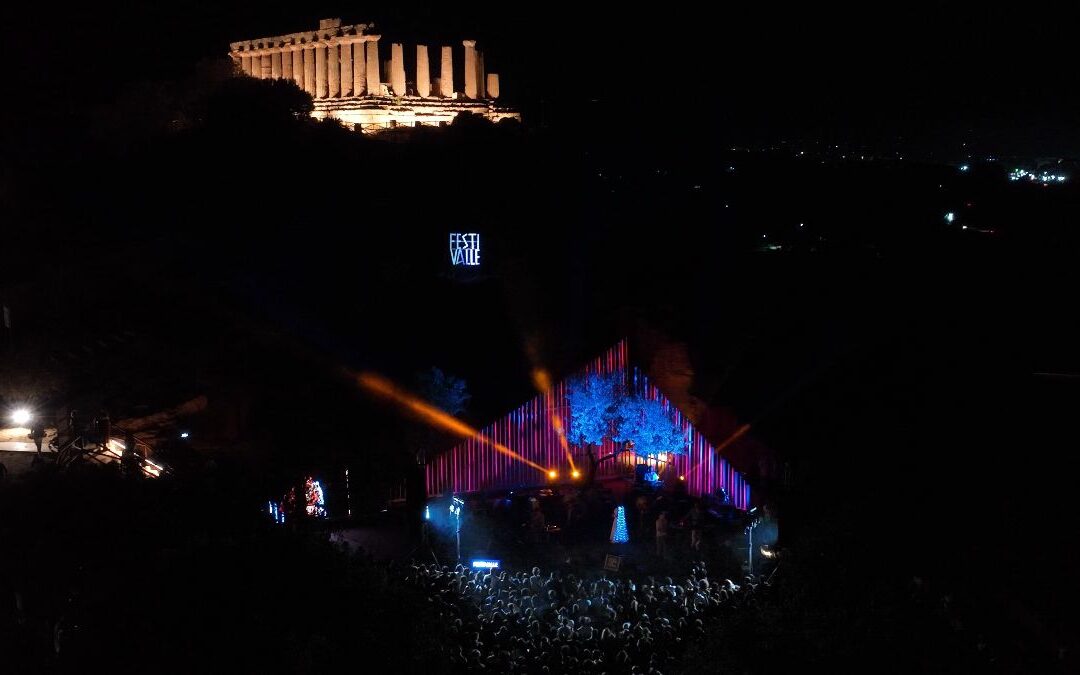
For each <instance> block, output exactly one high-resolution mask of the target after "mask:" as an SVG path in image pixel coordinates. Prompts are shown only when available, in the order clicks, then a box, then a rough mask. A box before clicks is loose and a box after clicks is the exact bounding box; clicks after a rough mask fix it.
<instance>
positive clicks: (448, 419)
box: [354, 373, 548, 473]
mask: <svg viewBox="0 0 1080 675" xmlns="http://www.w3.org/2000/svg"><path fill="white" fill-rule="evenodd" d="M354 377H355V378H356V382H357V383H358V384H359V385H360V386H361V387H363V388H364V389H366V390H367V391H369V392H371V393H373V394H376V395H378V396H381V397H383V398H386V399H388V400H390V401H393V402H394V403H397V404H398V405H400V406H402V407H404V408H405V409H407V410H409V411H410V412H411V413H413V415H414V416H416V417H417V418H419V419H420V420H421V421H423V422H425V423H427V424H429V425H431V426H433V427H436V428H438V429H442V430H444V431H448V432H450V433H452V434H457V435H458V436H461V437H464V438H475V439H477V440H479V441H480V442H482V443H485V444H487V445H490V446H491V447H492V448H494V449H495V450H496V451H498V452H501V453H503V454H504V455H507V456H508V457H512V458H514V459H516V460H518V461H519V462H523V463H525V464H528V465H529V466H531V467H533V468H534V469H537V470H538V471H542V472H544V473H547V471H548V470H547V468H546V467H543V466H540V465H539V464H537V463H536V462H533V461H531V460H529V459H528V458H526V457H522V456H521V455H519V454H518V453H516V452H514V451H513V450H511V449H510V448H508V447H506V446H505V445H503V444H502V443H496V442H494V441H493V440H491V439H490V438H488V437H486V436H484V435H483V434H481V433H480V432H479V431H477V430H476V429H473V428H472V427H470V426H469V425H468V424H465V423H464V422H462V421H461V420H459V419H457V418H456V417H454V416H453V415H450V414H448V413H446V412H443V411H442V410H439V409H438V408H436V407H435V406H433V405H431V404H430V403H428V402H426V401H424V400H423V399H420V398H418V397H416V396H413V395H412V394H410V393H408V392H407V391H405V390H403V389H401V388H400V387H398V386H397V385H395V384H394V383H393V382H391V381H390V380H388V379H386V378H385V377H382V376H381V375H376V374H374V373H360V374H359V375H355V376H354Z"/></svg>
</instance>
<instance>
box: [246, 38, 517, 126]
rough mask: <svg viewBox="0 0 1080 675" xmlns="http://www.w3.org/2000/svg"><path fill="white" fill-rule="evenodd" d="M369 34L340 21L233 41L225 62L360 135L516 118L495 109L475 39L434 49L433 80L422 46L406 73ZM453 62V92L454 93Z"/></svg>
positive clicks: (400, 48)
mask: <svg viewBox="0 0 1080 675" xmlns="http://www.w3.org/2000/svg"><path fill="white" fill-rule="evenodd" d="M373 31H374V24H371V23H361V24H355V25H350V26H343V25H341V19H323V20H321V21H320V22H319V29H318V30H314V31H306V32H302V33H290V34H288V35H280V36H277V37H265V38H257V39H254V40H243V41H240V42H233V43H231V44H230V45H229V47H230V51H229V56H231V57H232V59H233V61H234V63H235V64H236V67H237V69H238V70H239V71H240V72H242V73H243V74H244V75H247V76H250V77H257V78H260V79H287V80H292V81H293V82H295V83H296V84H297V86H299V87H300V88H301V89H303V90H304V91H306V92H307V93H309V94H311V96H312V98H313V99H314V100H315V109H314V111H313V113H312V115H313V116H314V117H316V118H319V119H325V118H334V119H338V120H341V121H342V122H343V123H345V124H350V125H354V127H355V128H357V129H359V130H361V131H364V132H366V133H371V132H377V131H381V130H383V129H390V128H394V127H402V126H405V127H415V126H418V125H430V126H443V125H446V124H449V123H450V122H452V121H453V120H454V118H455V117H457V116H458V115H459V114H461V113H463V112H468V113H473V114H476V115H480V116H482V117H485V118H487V119H488V120H491V121H492V122H498V121H500V120H503V119H515V120H520V119H521V114H520V113H518V112H517V111H515V110H513V109H511V108H506V107H501V106H499V105H498V104H497V100H498V98H499V75H498V73H488V72H486V71H485V70H484V54H483V52H481V51H480V50H478V49H477V48H476V41H475V40H463V41H462V43H461V47H452V46H449V45H441V46H440V47H439V49H438V51H437V52H436V54H437V58H438V62H437V63H436V67H437V69H438V70H436V71H435V72H434V73H433V72H432V69H431V54H430V53H429V51H428V46H427V45H416V46H415V50H416V51H415V57H416V58H415V67H414V68H413V69H412V72H411V73H410V72H407V71H406V63H405V45H404V44H402V43H400V42H394V43H392V44H391V45H390V50H389V51H390V54H389V58H388V59H385V60H384V59H383V58H382V55H383V54H385V51H383V52H380V48H379V40H380V38H381V37H382V36H380V35H377V34H375V33H374V32H373ZM455 51H457V54H455ZM455 60H457V62H458V63H459V64H460V66H459V68H460V70H459V71H458V77H459V78H460V79H459V80H458V81H459V82H460V83H461V84H462V85H463V87H462V88H461V89H456V88H455V86H454V85H455V78H454V63H455ZM433 74H434V77H432V75H433ZM410 75H411V77H410Z"/></svg>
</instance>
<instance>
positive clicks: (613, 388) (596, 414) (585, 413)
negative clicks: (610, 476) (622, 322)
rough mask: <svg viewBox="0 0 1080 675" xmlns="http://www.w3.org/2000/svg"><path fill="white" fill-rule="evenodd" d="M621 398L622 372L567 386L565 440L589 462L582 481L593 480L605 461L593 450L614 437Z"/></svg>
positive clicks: (588, 378) (623, 395)
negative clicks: (579, 450)
mask: <svg viewBox="0 0 1080 675" xmlns="http://www.w3.org/2000/svg"><path fill="white" fill-rule="evenodd" d="M625 398H626V383H625V380H624V378H623V373H622V372H616V373H606V374H592V375H586V376H585V377H581V378H578V379H576V380H573V381H572V382H570V386H569V387H568V390H567V402H568V403H569V404H570V420H569V425H568V426H569V428H568V429H567V440H569V442H570V443H573V444H574V445H576V446H578V447H580V448H583V449H584V450H585V454H586V456H587V457H588V458H589V473H588V476H587V477H586V480H587V482H589V483H591V482H592V480H593V478H594V477H595V476H596V468H597V465H598V464H599V463H600V462H601V461H602V459H607V458H598V457H597V455H596V447H597V446H599V445H602V444H603V442H604V441H605V440H607V439H610V438H614V437H615V435H616V434H617V433H618V429H619V426H620V425H621V424H622V414H623V403H624V401H625Z"/></svg>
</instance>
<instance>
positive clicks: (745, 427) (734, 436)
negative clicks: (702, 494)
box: [686, 424, 750, 479]
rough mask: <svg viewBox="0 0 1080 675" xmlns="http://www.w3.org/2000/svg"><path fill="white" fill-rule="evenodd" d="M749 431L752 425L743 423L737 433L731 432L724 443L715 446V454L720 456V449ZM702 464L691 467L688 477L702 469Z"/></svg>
mask: <svg viewBox="0 0 1080 675" xmlns="http://www.w3.org/2000/svg"><path fill="white" fill-rule="evenodd" d="M747 431H750V425H749V424H744V425H742V426H741V427H739V428H738V429H736V430H735V433H733V434H731V435H730V436H728V437H727V438H726V439H724V442H723V443H721V444H720V445H718V446H716V447H715V448H713V453H714V454H715V455H716V456H717V457H719V456H720V451H721V450H723V449H724V448H726V447H727V446H729V445H731V444H732V443H734V442H735V441H737V440H738V439H739V438H741V437H742V436H743V434H745V433H746V432H747ZM701 466H702V465H701V464H698V465H697V466H695V467H694V468H692V469H690V473H688V474H686V477H687V478H688V479H689V478H690V476H693V475H694V472H695V471H697V470H698V469H700V468H701Z"/></svg>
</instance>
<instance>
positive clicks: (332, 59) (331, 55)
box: [326, 43, 341, 98]
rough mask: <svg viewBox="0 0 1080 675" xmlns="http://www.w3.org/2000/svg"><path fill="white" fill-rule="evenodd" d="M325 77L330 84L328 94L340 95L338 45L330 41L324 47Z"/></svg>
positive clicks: (334, 96) (331, 95) (331, 96)
mask: <svg viewBox="0 0 1080 675" xmlns="http://www.w3.org/2000/svg"><path fill="white" fill-rule="evenodd" d="M326 79H327V81H328V82H327V83H328V84H329V85H330V89H329V92H328V94H327V95H328V96H329V97H330V98H337V97H338V96H341V66H340V65H339V64H338V46H337V44H334V43H331V44H329V45H327V47H326Z"/></svg>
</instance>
